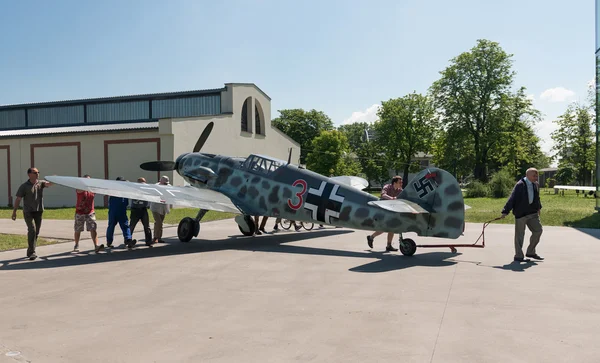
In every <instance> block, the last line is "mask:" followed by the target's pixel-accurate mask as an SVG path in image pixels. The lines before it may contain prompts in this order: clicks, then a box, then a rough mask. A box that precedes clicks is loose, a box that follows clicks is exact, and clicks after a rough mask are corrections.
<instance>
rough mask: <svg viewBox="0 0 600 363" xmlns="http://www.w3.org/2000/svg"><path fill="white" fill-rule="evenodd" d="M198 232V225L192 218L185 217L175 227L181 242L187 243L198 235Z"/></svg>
mask: <svg viewBox="0 0 600 363" xmlns="http://www.w3.org/2000/svg"><path fill="white" fill-rule="evenodd" d="M199 230H200V223H198V222H196V220H195V219H194V218H190V217H185V218H184V219H182V220H181V222H179V226H177V237H179V240H180V241H181V242H189V241H191V240H192V238H194V235H196V236H197V235H198V232H199Z"/></svg>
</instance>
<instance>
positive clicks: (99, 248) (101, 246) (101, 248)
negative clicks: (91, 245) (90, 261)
mask: <svg viewBox="0 0 600 363" xmlns="http://www.w3.org/2000/svg"><path fill="white" fill-rule="evenodd" d="M94 251H96V253H98V252H100V251H104V245H100V246H96V248H95V249H94Z"/></svg>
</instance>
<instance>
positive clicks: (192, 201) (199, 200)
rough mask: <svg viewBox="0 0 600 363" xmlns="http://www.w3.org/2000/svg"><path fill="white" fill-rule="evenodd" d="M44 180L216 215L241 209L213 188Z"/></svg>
mask: <svg viewBox="0 0 600 363" xmlns="http://www.w3.org/2000/svg"><path fill="white" fill-rule="evenodd" d="M45 179H46V180H48V181H49V182H52V183H55V184H57V185H62V186H66V187H69V188H74V189H80V190H87V191H90V192H93V193H97V194H103V195H110V196H114V197H121V198H130V199H139V200H145V201H148V202H152V203H161V204H172V205H177V206H185V207H191V208H201V209H207V210H213V211H217V212H230V213H240V210H239V209H238V208H237V207H236V206H235V205H234V204H233V203H232V201H231V199H229V198H228V197H227V196H225V195H223V194H221V193H219V192H215V191H213V190H210V189H198V188H194V187H192V186H185V187H175V186H170V185H158V184H142V183H132V182H126V181H117V180H105V179H93V178H77V177H70V176H47V177H46V178H45Z"/></svg>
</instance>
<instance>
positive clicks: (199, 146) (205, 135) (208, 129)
mask: <svg viewBox="0 0 600 363" xmlns="http://www.w3.org/2000/svg"><path fill="white" fill-rule="evenodd" d="M213 126H214V122H212V121H211V122H209V123H208V125H206V127H205V128H204V131H202V135H200V137H199V138H198V141H196V146H194V152H195V153H197V152H198V151H200V149H202V146H204V143H205V142H206V139H208V136H209V135H210V132H211V131H212V129H213Z"/></svg>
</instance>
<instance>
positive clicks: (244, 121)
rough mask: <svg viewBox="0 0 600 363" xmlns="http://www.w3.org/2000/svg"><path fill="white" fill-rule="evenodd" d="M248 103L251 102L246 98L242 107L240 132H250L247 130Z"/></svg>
mask: <svg viewBox="0 0 600 363" xmlns="http://www.w3.org/2000/svg"><path fill="white" fill-rule="evenodd" d="M250 101H251V98H250V97H248V98H246V101H244V105H243V106H242V117H241V119H242V120H241V122H242V131H245V132H252V131H251V130H249V128H248V108H249V107H250Z"/></svg>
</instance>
